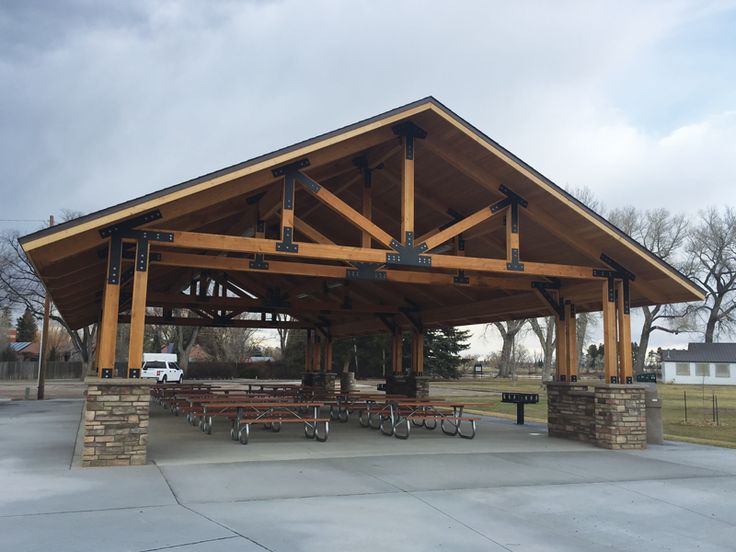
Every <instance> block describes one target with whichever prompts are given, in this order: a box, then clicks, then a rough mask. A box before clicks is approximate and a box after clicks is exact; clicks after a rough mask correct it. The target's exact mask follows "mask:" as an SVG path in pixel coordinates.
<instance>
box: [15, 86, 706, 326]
mask: <svg viewBox="0 0 736 552" xmlns="http://www.w3.org/2000/svg"><path fill="white" fill-rule="evenodd" d="M406 121H411V123H413V124H414V125H417V126H418V127H420V128H421V129H423V130H424V131H426V133H427V135H426V138H424V139H416V140H415V141H414V145H415V152H414V165H415V201H414V210H415V226H414V227H415V236H416V237H417V238H418V239H417V242H416V243H419V238H421V237H422V236H425V235H431V234H432V233H433V232H436V229H437V228H439V227H443V226H444V227H446V226H448V225H449V224H451V223H453V222H454V221H456V220H457V217H468V216H470V215H472V214H473V213H476V212H477V211H478V210H479V209H480V208H482V207H484V206H490V205H492V204H494V203H495V202H498V201H500V200H503V199H505V198H506V197H507V196H506V195H505V194H504V193H502V192H501V191H500V188H501V186H505V187H506V188H507V189H509V190H511V191H512V192H513V193H515V194H517V195H518V196H521V197H522V198H523V199H524V200H525V201H526V202H527V203H528V206H527V207H521V206H520V207H519V225H520V230H519V240H520V246H519V251H520V257H521V262H522V263H525V264H527V265H529V266H531V264H530V263H552V264H556V265H574V266H583V267H593V268H599V269H604V270H611V266H609V265H607V264H606V263H604V262H602V261H601V255H602V254H605V255H607V256H608V257H610V258H611V259H614V260H615V261H616V262H617V263H618V264H620V265H622V266H623V267H624V268H626V269H627V270H628V271H629V272H631V273H633V274H634V275H635V280H633V281H632V282H631V296H630V299H631V306H634V307H635V306H642V305H652V304H660V303H675V302H683V301H693V300H698V299H701V298H702V297H703V294H702V290H700V289H699V288H698V287H697V286H696V285H695V284H693V283H692V282H690V281H689V280H688V279H687V278H685V277H684V276H683V275H682V274H680V273H678V272H677V271H676V270H675V269H673V268H672V267H670V266H669V265H667V264H666V263H665V262H663V261H661V260H660V259H658V258H657V257H656V256H655V255H653V254H652V253H650V252H649V251H647V250H646V249H644V248H643V247H642V246H641V245H639V244H638V243H636V242H635V241H634V240H632V239H631V238H629V237H628V236H626V235H624V234H623V233H622V232H620V231H619V230H618V229H616V228H614V227H613V226H612V225H610V223H608V222H607V221H605V220H604V219H603V218H602V217H600V216H599V215H597V214H595V213H594V212H592V211H591V210H590V209H588V208H587V207H586V206H584V205H582V204H581V203H580V202H578V201H577V200H575V199H574V198H573V197H571V196H570V195H569V194H567V193H566V192H564V191H563V190H562V189H560V188H559V187H557V186H556V185H554V184H553V183H552V182H550V181H549V180H548V179H546V178H544V177H543V176H542V175H540V174H539V173H537V172H536V171H535V170H534V169H532V168H531V167H529V166H528V165H526V164H525V163H523V162H522V161H521V160H519V159H518V158H516V157H514V156H513V155H512V154H510V153H509V152H507V151H506V150H504V149H503V148H502V147H501V146H499V145H498V144H496V143H495V142H493V141H492V140H491V139H490V138H488V137H486V136H485V135H483V134H482V133H481V132H480V131H478V130H477V129H475V128H474V127H472V126H471V125H470V124H468V123H467V122H465V121H464V120H462V119H460V118H459V117H458V116H457V115H455V114H454V113H452V112H451V111H450V110H448V109H447V108H446V107H444V106H443V105H442V104H440V103H439V102H438V101H437V100H435V99H433V98H427V99H424V100H420V101H418V102H414V103H412V104H409V105H407V106H404V107H402V108H398V109H395V110H393V111H390V112H387V113H384V114H382V115H379V116H376V117H374V118H371V119H368V120H365V121H362V122H359V123H356V124H354V125H351V126H349V127H345V128H343V129H340V130H337V131H334V132H331V133H328V134H325V135H322V136H319V137H316V138H313V139H311V140H308V141H306V142H302V143H299V144H296V145H295V146H291V147H289V148H286V149H283V150H279V151H277V152H274V153H272V154H269V155H267V156H263V157H259V158H255V159H253V160H251V161H247V162H245V163H242V164H240V165H236V166H233V167H230V168H227V169H224V170H221V171H218V172H216V173H212V174H210V175H206V176H203V177H200V178H197V179H195V180H192V181H189V182H185V183H183V184H179V185H176V186H173V187H170V188H167V189H164V190H162V191H160V192H156V193H153V194H149V195H147V196H143V197H141V198H138V199H135V200H132V201H129V202H127V203H123V204H121V205H117V206H114V207H111V208H108V209H105V210H102V211H99V212H97V213H93V214H91V215H87V216H85V217H81V218H79V219H76V220H74V221H70V222H67V223H64V224H61V225H59V226H56V227H53V228H50V229H46V230H42V231H40V232H37V233H35V234H31V235H28V236H25V237H24V238H22V239H21V244H22V246H23V248H24V250H25V251H26V252H27V254H28V256H29V258H30V259H31V261H32V263H33V264H34V266H35V268H36V270H37V272H38V273H39V275H40V277H41V279H42V281H43V283H44V285H45V286H46V288H47V290H48V291H49V292H50V293H51V296H52V298H53V300H54V303H55V305H56V307H57V308H58V310H59V312H60V313H61V315H62V316H63V317H64V319H65V320H66V321H67V322H68V323H69V324H70V326H72V327H75V328H78V327H81V326H84V325H87V324H91V323H94V322H96V321H98V318H99V315H100V310H101V297H102V292H103V288H104V285H105V282H106V270H107V248H108V243H109V239H108V238H103V237H102V236H101V235H100V230H101V229H104V228H109V227H111V226H114V225H116V224H119V223H121V222H123V221H126V220H128V219H132V218H135V217H136V216H140V215H143V214H146V213H151V212H156V211H158V213H159V214H160V218H158V219H157V220H154V221H152V222H150V223H147V224H144V225H141V226H140V227H139V228H140V229H146V228H148V229H156V230H166V231H183V232H196V233H205V234H217V235H228V236H239V237H243V236H250V237H252V236H254V235H256V221H257V220H259V219H262V220H265V229H264V230H265V236H264V237H265V238H266V239H279V238H280V224H281V222H280V212H281V204H282V193H283V191H282V190H283V181H284V178H283V177H274V175H273V174H272V169H274V168H277V167H280V166H284V165H285V164H289V163H293V162H295V161H298V160H302V159H308V161H309V165H308V166H307V167H305V168H303V169H302V172H303V173H305V174H307V175H308V176H309V177H311V178H312V179H314V180H315V181H316V182H318V183H319V185H320V186H322V187H323V188H324V189H325V190H328V191H330V192H332V193H333V194H335V195H336V196H337V197H338V198H340V199H341V200H342V201H343V202H345V203H346V204H347V205H349V206H350V207H352V208H353V209H355V210H356V211H358V212H361V211H362V208H363V205H362V203H363V194H364V188H365V182H364V181H365V177H364V173H363V172H361V170H360V169H359V168H358V167H357V166H356V163H355V159H356V158H357V157H362V158H364V159H366V160H367V163H368V166H369V167H370V168H372V169H373V170H372V171H371V175H372V178H371V192H370V195H371V201H372V210H371V214H372V217H371V218H372V221H373V222H374V223H375V224H376V225H377V226H378V227H380V229H381V230H383V231H385V232H386V233H388V234H389V235H390V236H391V237H395V238H396V239H399V240H400V236H401V221H402V203H401V190H402V185H401V183H402V163H403V160H404V152H403V146H402V143H401V137H399V136H397V135H396V134H395V132H394V130H393V128H394V127H395V126H396V125H397V124H399V123H402V122H406ZM293 212H294V217H295V222H294V228H295V236H294V239H295V240H296V241H298V242H302V243H305V242H306V243H315V242H316V243H328V244H330V243H334V244H338V245H342V246H351V247H355V248H360V247H361V243H362V239H363V238H362V236H363V232H362V231H361V230H360V229H359V228H358V227H357V226H356V225H355V224H353V223H352V222H351V221H350V220H349V218H345V217H343V216H341V215H339V214H338V213H336V212H334V210H333V209H332V208H330V207H329V206H328V205H326V204H325V203H323V202H322V201H320V199H318V198H317V197H314V195H313V194H312V193H310V192H309V191H308V190H307V189H306V187H305V186H302V185H299V184H298V183H297V185H296V186H295V198H294V211H293ZM506 215H507V212H502V213H500V214H499V215H497V216H492V217H490V218H487V219H486V220H484V221H483V222H481V223H479V224H477V225H475V226H472V227H470V228H469V229H468V230H467V231H464V232H463V233H462V237H463V239H464V241H465V252H464V254H465V256H467V257H472V258H482V259H499V260H504V262H505V259H506V256H507V247H506ZM182 236H183V235H182ZM370 247H371V248H372V249H373V250H376V249H381V250H384V249H386V248H387V246H385V245H383V244H380V243H378V242H377V241H376V240H375V239H373V240H371V244H370ZM456 247H457V246H456V243H455V240H454V239H451V240H449V241H447V242H446V243H444V244H441V245H440V247H439V248H438V249H436V250H435V251H434V253H437V254H438V257H439V255H442V256H450V255H456V253H457V252H456ZM151 251H152V253H155V254H157V255H153V256H152V258H151V267H150V274H149V278H148V299H149V300H148V305H149V306H155V307H167V306H168V307H171V306H173V307H181V306H182V301H184V299H186V301H185V302H189V303H190V304H189V305H188V307H189V308H192V309H194V310H197V309H199V310H200V311H202V310H204V311H206V310H207V309H208V308H210V310H211V309H212V308H215V306H214V305H212V303H211V302H212V301H221V302H223V301H224V302H223V303H222V308H224V305H225V303H227V304H228V305H229V306H233V305H234V303H237V305H235V306H238V307H239V310H241V308H242V310H243V311H245V312H247V311H259V312H260V311H264V310H267V311H270V312H283V313H287V314H290V315H292V317H293V318H294V320H295V321H296V324H297V325H298V323H303V324H304V325H305V326H310V325H312V324H313V323H314V321H315V320H317V319H318V320H320V321H321V322H320V323H321V324H327V325H329V327H330V328H331V332H332V333H333V334H334V335H358V334H365V333H374V332H379V331H386V329H387V326H386V322H385V320H386V317H387V316H388V317H389V318H392V319H394V320H396V321H397V323H398V324H399V325H401V326H404V327H408V326H409V325H410V324H411V322H410V320H409V318H407V317H406V316H399V314H400V313H402V312H406V311H410V312H411V313H414V314H415V315H416V316H417V318H418V319H419V320H421V323H422V324H423V325H424V326H425V327H438V326H450V325H464V324H474V323H486V322H492V321H498V320H508V319H515V318H528V317H538V316H548V315H550V313H551V311H550V306H549V305H548V304H547V303H546V302H545V301H544V299H543V298H541V297H540V295H539V293H538V292H536V291H535V290H534V289H533V288H532V282H533V281H537V282H539V281H542V282H555V283H556V284H559V286H560V296H563V297H564V298H565V299H568V300H571V301H572V302H573V303H574V304H575V305H576V308H577V310H578V312H584V311H596V310H600V309H601V308H602V307H601V296H602V294H601V289H602V282H604V281H605V280H604V279H601V278H594V277H593V276H592V274H590V275H589V276H588V277H586V278H579V277H575V278H568V277H562V278H559V279H557V280H554V279H551V278H549V277H544V275H538V274H533V273H532V272H533V271H529V270H525V271H521V272H518V271H516V272H508V271H505V270H499V271H497V272H493V271H489V270H485V269H484V270H482V271H473V270H466V271H465V276H466V277H467V278H468V279H469V283H468V284H459V283H453V280H452V277H454V276H455V275H457V274H458V272H457V270H450V269H443V268H437V267H435V263H434V262H433V266H432V267H431V268H427V267H407V266H388V267H383V268H382V269H381V270H388V271H391V272H392V274H393V276H392V277H391V278H389V281H372V280H364V279H347V278H346V276H345V274H346V271H347V270H348V269H351V268H354V266H353V267H351V266H349V264H348V263H347V262H345V261H342V262H341V261H340V260H324V259H315V258H305V256H304V255H302V254H278V255H277V254H275V252H274V251H272V250H268V251H266V253H265V259H264V260H265V261H266V262H268V263H269V264H270V266H271V269H270V270H257V269H255V270H254V269H251V268H250V267H249V261H250V260H251V255H249V254H248V253H244V252H243V251H241V252H240V253H236V252H227V251H223V250H222V249H220V248H212V247H211V246H207V247H190V248H188V249H182V248H181V247H180V244H179V245H178V242H176V243H174V244H165V243H161V242H151ZM430 253H432V252H430ZM182 254H184V255H185V259H186V262H179V261H178V260H177V258H178V256H181V255H182ZM191 254H196V255H199V256H200V257H197V259H198V260H197V261H196V262H191V261H192V257H191ZM159 257H160V258H159ZM438 260H439V259H438ZM132 265H133V260H132V259H125V260H124V263H123V267H122V268H123V271H125V270H126V269H129V268H132ZM180 265H185V266H180ZM318 265H322V267H323V268H322V269H319V266H318ZM201 267H207V268H208V269H209V270H208V271H207V274H208V275H209V277H211V278H212V279H213V281H215V280H217V281H220V282H221V284H222V285H224V286H227V287H228V289H229V291H228V292H227V294H225V295H227V297H225V298H221V299H217V300H215V299H209V300H207V299H205V298H201V299H197V298H195V297H189V298H183V297H182V292H183V291H184V290H185V289H187V288H188V287H189V286H190V284H191V282H192V280H195V279H197V278H198V277H199V276H200V273H201V271H202V270H203V269H202V268H201ZM275 267H278V270H276V269H275ZM310 267H312V268H310ZM314 267H317V269H315V268H314ZM324 267H327V268H324ZM418 272H421V273H423V274H425V275H427V274H431V275H434V276H432V278H427V277H422V278H419V277H416V278H415V277H414V276H413V274H416V273H418ZM402 273H404V274H402ZM317 274H319V275H317ZM419 280H421V282H419ZM430 280H431V283H430ZM126 286H127V287H126ZM129 286H130V283H129V282H128V283H127V284H126V282H123V288H122V301H121V312H125V310H126V295H127V294H129V293H130V291H129ZM236 297H237V299H236ZM274 297H277V298H279V301H276V302H274V301H273V298H274ZM207 301H210V303H209V304H208V303H207ZM238 302H239V303H238ZM266 305H271V306H273V305H277V306H275V307H273V308H270V309H268V308H265V306H266ZM233 308H234V307H233ZM378 315H381V316H378ZM382 318H383V320H382ZM268 320H270V318H266V319H265V321H266V322H267V321H268ZM264 325H267V324H264Z"/></svg>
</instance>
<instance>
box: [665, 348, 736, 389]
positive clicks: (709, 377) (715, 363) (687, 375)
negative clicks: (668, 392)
mask: <svg viewBox="0 0 736 552" xmlns="http://www.w3.org/2000/svg"><path fill="white" fill-rule="evenodd" d="M662 381H663V382H664V383H693V384H706V385H736V343H689V344H688V346H687V350H683V349H665V350H663V351H662Z"/></svg>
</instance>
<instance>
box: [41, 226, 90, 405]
mask: <svg viewBox="0 0 736 552" xmlns="http://www.w3.org/2000/svg"><path fill="white" fill-rule="evenodd" d="M53 225H54V215H51V216H50V217H49V228H51V227H52V226H53ZM50 314H51V296H50V295H49V292H48V291H47V292H46V293H45V294H44V298H43V326H42V327H41V348H40V350H39V352H38V353H39V354H38V388H37V389H36V400H39V401H42V400H43V398H44V394H45V391H46V366H47V365H48V362H49V360H48V348H49V345H48V343H49V315H50ZM85 375H86V374H85Z"/></svg>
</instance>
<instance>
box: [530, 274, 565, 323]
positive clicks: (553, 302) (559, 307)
mask: <svg viewBox="0 0 736 552" xmlns="http://www.w3.org/2000/svg"><path fill="white" fill-rule="evenodd" d="M532 287H533V288H534V289H536V290H538V291H539V293H540V294H541V295H542V297H544V299H545V300H546V301H547V303H549V305H550V306H551V307H552V309H554V311H555V312H556V313H557V316H558V317H559V319H560V320H564V319H565V307H564V305H565V303H564V301H563V300H562V298H561V297H560V300H559V301H558V300H557V299H555V298H554V297H553V296H552V295H551V294H550V292H549V291H548V290H550V289H559V284H557V285H556V286H555V284H553V283H551V282H532Z"/></svg>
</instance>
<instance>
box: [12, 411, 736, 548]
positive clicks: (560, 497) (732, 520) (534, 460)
mask: <svg viewBox="0 0 736 552" xmlns="http://www.w3.org/2000/svg"><path fill="white" fill-rule="evenodd" d="M81 409H82V402H81V401H79V400H59V401H44V402H40V403H39V402H36V401H28V402H24V401H13V402H4V403H0V489H2V492H0V548H1V549H3V550H6V549H7V550H19V551H20V550H23V551H31V550H39V551H41V550H44V551H45V550H55V551H66V550H75V551H78V550H95V551H99V550H105V551H111V552H115V551H123V550H135V551H144V550H147V551H151V550H168V549H171V550H175V551H183V552H192V551H205V550H206V551H214V552H218V551H220V550H222V551H225V550H227V551H251V550H272V551H285V552H286V551H288V552H291V551H302V550H303V551H311V550H330V549H336V550H350V551H354V550H370V551H371V552H375V550H398V549H400V550H402V552H403V551H414V550H416V551H424V550H434V549H444V550H452V551H463V550H483V551H488V550H491V551H493V550H545V551H546V550H580V551H583V550H584V551H591V550H593V551H595V550H604V549H605V550H612V549H613V550H642V549H646V550H691V549H698V550H732V549H733V543H734V542H736V461H735V460H736V451H732V450H727V449H717V448H709V447H700V446H696V445H686V444H668V445H666V446H661V447H654V448H651V449H649V450H646V451H641V452H632V453H624V452H611V451H604V450H600V449H595V448H592V447H588V446H586V445H582V444H579V443H571V442H568V441H561V440H556V439H549V438H548V437H546V435H545V434H544V433H543V432H540V428H539V427H536V426H531V427H517V426H515V425H513V424H511V423H509V422H507V421H505V420H494V419H487V420H484V421H483V422H481V424H480V427H479V436H478V437H477V438H476V439H475V440H473V441H464V440H461V439H457V438H453V437H447V436H444V435H442V434H441V433H439V432H438V431H435V432H427V431H426V430H422V431H424V433H422V432H419V431H417V432H416V434H412V437H411V438H410V439H409V440H408V441H399V440H397V439H394V438H389V437H382V436H380V435H378V434H377V432H373V431H371V430H368V429H363V428H360V427H358V425H357V423H354V422H351V423H350V424H349V425H343V424H334V427H333V430H332V433H331V435H330V440H329V441H328V442H327V443H325V444H324V445H323V446H322V448H320V444H319V443H312V442H306V441H305V440H304V439H303V437H302V436H300V435H299V432H298V431H291V432H290V431H289V430H287V429H284V430H283V431H282V433H280V434H272V433H270V432H262V433H261V432H260V431H259V432H255V433H254V435H253V437H252V440H251V443H250V444H249V445H247V446H242V445H239V444H236V443H234V442H232V441H230V440H229V439H228V438H227V436H226V435H225V434H224V432H223V431H222V429H223V428H215V433H214V434H213V435H210V436H207V435H204V434H202V433H201V432H199V431H197V430H196V429H194V428H192V427H191V426H188V425H187V424H186V422H185V421H184V420H183V419H181V418H175V417H173V416H170V415H169V414H166V413H163V412H159V411H156V410H154V412H153V416H152V420H151V449H150V450H151V454H150V456H151V458H152V460H153V461H154V462H155V463H151V464H149V465H147V466H143V467H139V468H87V469H82V468H77V467H73V466H70V464H71V462H72V458H73V453H74V441H75V438H76V434H77V428H78V424H79V420H80V416H81ZM540 433H541V434H540ZM174 445H176V446H174ZM371 452H372V453H373V454H370V453H371ZM274 458H276V460H274Z"/></svg>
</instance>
